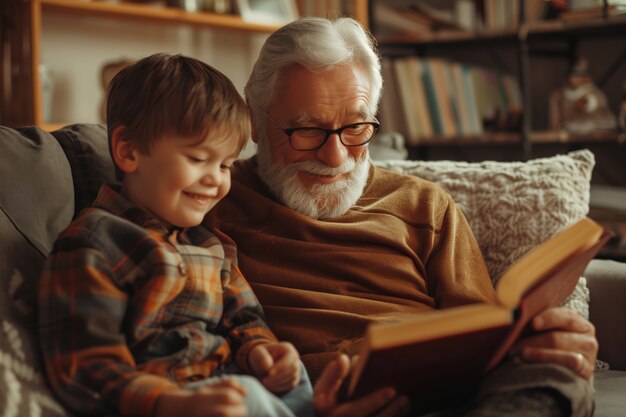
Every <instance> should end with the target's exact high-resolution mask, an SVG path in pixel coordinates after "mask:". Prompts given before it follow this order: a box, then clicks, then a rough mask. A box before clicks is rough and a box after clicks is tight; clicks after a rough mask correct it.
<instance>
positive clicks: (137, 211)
mask: <svg viewBox="0 0 626 417" xmlns="http://www.w3.org/2000/svg"><path fill="white" fill-rule="evenodd" d="M121 191H122V190H121V186H120V185H119V184H105V185H103V186H102V187H100V190H99V191H98V196H97V197H96V199H95V201H94V204H93V206H94V207H96V208H99V209H103V210H106V211H108V212H110V213H112V214H114V215H116V216H119V217H121V218H124V219H126V220H128V221H130V222H132V223H135V224H136V225H138V226H141V227H143V228H145V229H149V230H153V231H156V232H158V233H159V234H161V235H162V236H167V237H169V236H170V235H172V236H173V237H174V238H175V237H176V235H177V234H178V232H179V231H180V230H181V228H180V227H173V226H170V225H166V224H165V223H164V222H163V221H162V220H160V219H158V218H157V217H155V216H154V215H153V214H152V213H150V212H148V211H146V210H144V209H142V208H140V207H137V206H136V205H134V204H133V203H132V202H131V201H130V200H128V199H127V198H126V197H124V196H123V195H122V192H121Z"/></svg>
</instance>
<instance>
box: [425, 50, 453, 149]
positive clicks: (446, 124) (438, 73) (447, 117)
mask: <svg viewBox="0 0 626 417" xmlns="http://www.w3.org/2000/svg"><path fill="white" fill-rule="evenodd" d="M428 64H429V65H430V70H431V76H432V79H433V86H434V91H435V95H436V97H437V104H438V106H439V107H438V111H439V114H440V116H441V128H442V134H443V136H444V137H453V136H455V135H456V134H457V128H456V121H455V117H454V110H453V107H452V102H451V100H450V92H449V90H448V87H447V82H446V78H447V76H446V68H447V65H448V64H447V62H446V61H444V60H443V59H439V58H431V59H429V60H428Z"/></svg>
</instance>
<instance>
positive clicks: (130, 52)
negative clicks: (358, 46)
mask: <svg viewBox="0 0 626 417" xmlns="http://www.w3.org/2000/svg"><path fill="white" fill-rule="evenodd" d="M165 4H166V2H165V1H164V0H148V1H146V0H23V1H17V0H9V1H7V2H4V1H3V6H2V8H1V9H0V18H1V21H2V24H1V25H0V27H2V28H3V30H2V31H0V32H1V33H2V39H1V40H2V42H0V53H1V54H2V56H3V61H2V65H1V67H0V74H1V75H2V76H1V78H0V97H1V99H2V102H1V103H0V109H1V110H2V111H0V123H1V124H3V125H7V126H25V125H38V126H40V127H43V128H44V129H47V130H55V129H58V128H60V127H62V126H64V125H66V124H69V123H74V122H96V121H99V117H97V115H96V114H97V113H98V112H97V109H96V107H97V103H95V102H94V101H95V100H97V99H98V98H95V96H102V95H103V92H102V91H100V87H101V86H100V85H99V84H100V80H99V79H98V74H99V72H100V69H101V67H102V66H103V65H104V64H106V63H109V62H111V61H115V60H119V59H121V58H129V56H130V57H131V58H135V57H139V56H145V55H147V54H149V53H153V52H157V51H164V52H170V53H178V52H180V53H184V54H186V55H191V56H195V57H197V58H199V59H201V60H204V61H205V62H207V63H209V64H210V65H214V66H216V68H218V69H221V70H222V71H224V72H225V73H227V74H228V75H229V76H230V77H231V79H233V82H235V85H236V86H238V87H241V89H242V87H243V84H244V83H245V80H246V78H247V75H248V73H249V70H250V69H251V67H252V63H253V62H254V60H255V59H256V55H257V53H258V49H259V48H260V45H261V44H262V41H263V39H264V38H265V37H266V36H267V35H269V34H270V33H271V32H273V31H274V30H276V29H277V28H278V27H279V26H280V25H279V24H264V23H254V22H250V21H246V20H244V19H242V18H241V17H239V16H238V15H236V14H233V13H234V10H235V2H234V0H232V1H231V2H230V3H229V4H230V11H231V12H233V13H231V14H228V13H214V12H208V11H194V12H191V11H190V12H188V11H185V10H184V9H182V8H176V7H169V6H165ZM207 4H208V2H207ZM294 4H296V5H297V8H298V9H299V12H300V14H301V15H302V14H306V13H303V12H304V11H305V10H309V9H310V11H312V12H313V13H316V14H321V15H337V14H350V15H352V16H354V17H355V18H357V19H358V20H360V21H361V22H363V23H365V24H367V22H368V15H367V13H368V2H367V0H350V1H347V2H339V1H336V0H323V1H313V0H294ZM5 28H6V29H5ZM151 36H152V39H151V38H150V37H151ZM139 44H141V45H139ZM198 45H199V46H198ZM76 46H78V48H76ZM117 46H119V49H118V48H117ZM211 50H213V52H211ZM52 51H54V52H52ZM57 51H58V53H57ZM61 54H62V55H63V58H60V57H59V56H60V55H61ZM81 55H84V59H82V60H81ZM64 58H68V61H71V62H72V63H71V64H70V63H66V62H63V59H64ZM42 63H44V64H46V66H48V67H49V68H48V69H49V70H50V72H51V73H52V75H53V76H54V78H55V79H54V83H55V86H54V103H52V104H51V103H50V102H48V101H46V97H44V96H45V94H44V88H45V86H44V82H43V81H42V76H41V74H40V65H41V64H42ZM88 76H89V77H90V79H89V80H85V78H86V77H88ZM61 90H63V91H61ZM60 96H62V97H60ZM51 108H53V109H54V115H52V116H51V115H50V113H51V110H50V109H51Z"/></svg>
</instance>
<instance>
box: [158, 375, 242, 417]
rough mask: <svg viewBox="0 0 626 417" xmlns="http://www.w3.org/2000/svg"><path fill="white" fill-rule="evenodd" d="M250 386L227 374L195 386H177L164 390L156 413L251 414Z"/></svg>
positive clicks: (190, 416)
mask: <svg viewBox="0 0 626 417" xmlns="http://www.w3.org/2000/svg"><path fill="white" fill-rule="evenodd" d="M245 396H246V390H245V388H244V387H242V386H241V385H240V384H239V383H238V382H237V381H236V380H235V379H232V378H224V379H223V380H220V381H217V382H216V383H214V384H211V385H207V386H203V387H201V388H198V389H195V390H183V389H176V390H173V391H169V392H165V393H163V394H161V396H160V397H159V399H158V400H157V404H156V407H155V413H154V416H155V417H177V416H185V417H247V415H248V410H247V408H246V404H245Z"/></svg>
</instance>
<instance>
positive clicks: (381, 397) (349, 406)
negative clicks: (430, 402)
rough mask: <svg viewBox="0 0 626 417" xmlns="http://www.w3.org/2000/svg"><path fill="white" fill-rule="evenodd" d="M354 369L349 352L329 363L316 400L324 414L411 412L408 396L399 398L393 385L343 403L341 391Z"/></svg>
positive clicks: (391, 416) (385, 416) (381, 416)
mask: <svg viewBox="0 0 626 417" xmlns="http://www.w3.org/2000/svg"><path fill="white" fill-rule="evenodd" d="M349 372H350V360H349V359H348V357H347V356H346V355H341V356H340V357H339V358H337V359H336V360H334V361H333V362H331V363H329V364H328V366H327V367H326V368H325V369H324V372H322V375H321V376H320V377H319V379H318V380H317V383H316V384H315V389H314V391H313V392H314V394H313V401H314V405H315V412H316V414H317V415H318V416H320V417H366V416H376V417H399V416H403V415H406V414H407V413H408V411H409V401H408V399H407V398H406V397H397V396H396V393H395V391H394V390H393V389H392V388H383V389H381V390H378V391H375V392H373V393H372V394H370V395H368V396H366V397H363V398H359V399H358V400H354V401H350V402H345V403H342V404H339V402H338V400H337V394H338V392H339V389H340V387H341V384H342V383H343V381H344V380H345V379H346V377H347V376H348V374H349Z"/></svg>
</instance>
